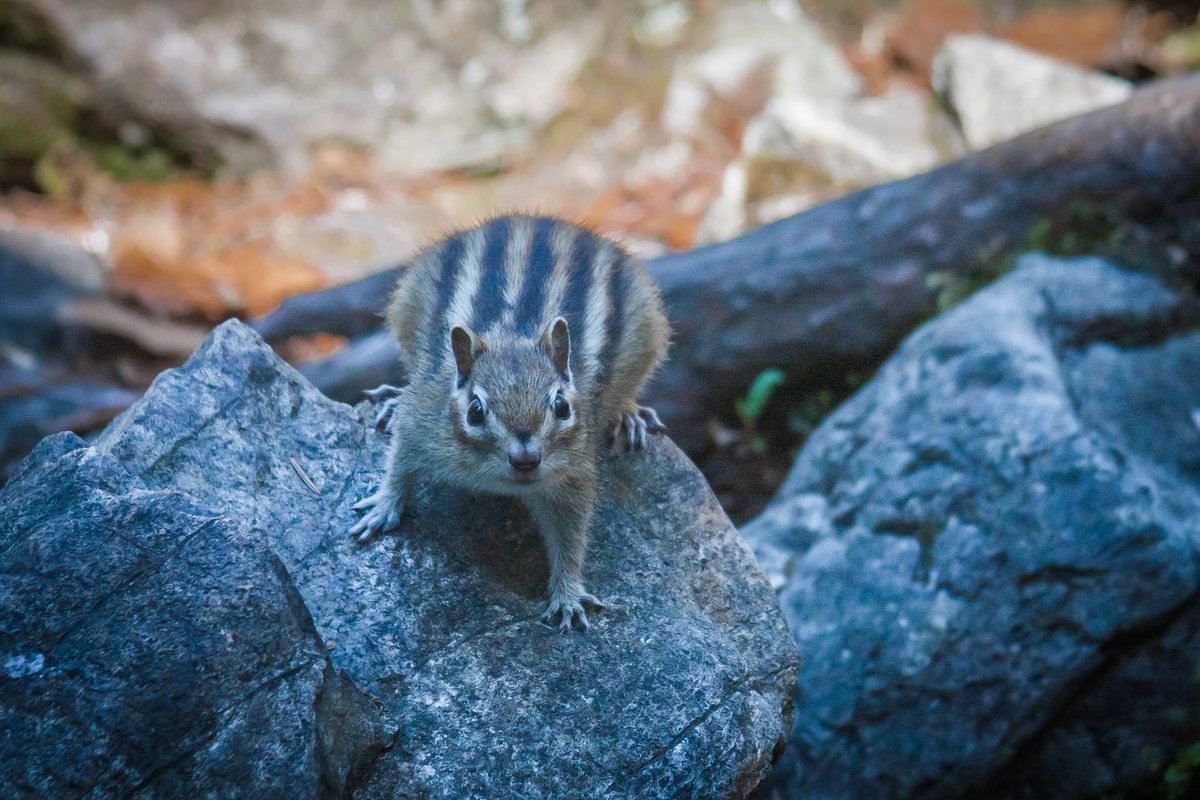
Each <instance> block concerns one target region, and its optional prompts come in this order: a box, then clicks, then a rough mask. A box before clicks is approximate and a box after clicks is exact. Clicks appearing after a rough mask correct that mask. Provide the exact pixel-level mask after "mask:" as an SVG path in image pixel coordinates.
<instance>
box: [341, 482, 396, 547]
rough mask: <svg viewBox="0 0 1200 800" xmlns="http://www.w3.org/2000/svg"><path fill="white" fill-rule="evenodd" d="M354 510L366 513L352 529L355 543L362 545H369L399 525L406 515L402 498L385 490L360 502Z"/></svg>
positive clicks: (355, 505) (351, 533) (351, 532)
mask: <svg viewBox="0 0 1200 800" xmlns="http://www.w3.org/2000/svg"><path fill="white" fill-rule="evenodd" d="M353 508H354V510H355V511H365V512H366V513H365V514H363V516H362V519H360V520H359V521H358V522H356V523H354V526H353V527H352V528H350V535H351V536H353V537H355V541H356V542H357V543H358V544H360V545H362V544H369V543H370V542H371V541H373V540H374V539H375V537H377V536H379V534H381V533H383V532H384V531H386V530H390V529H391V528H394V527H396V526H397V525H399V524H400V517H401V516H402V515H403V514H404V502H403V500H402V498H400V497H399V496H398V495H395V494H393V493H391V492H388V491H386V490H385V489H380V490H379V491H378V492H376V493H375V494H373V495H370V496H369V497H365V498H363V499H362V500H359V501H358V502H357V503H355V504H354V506H353Z"/></svg>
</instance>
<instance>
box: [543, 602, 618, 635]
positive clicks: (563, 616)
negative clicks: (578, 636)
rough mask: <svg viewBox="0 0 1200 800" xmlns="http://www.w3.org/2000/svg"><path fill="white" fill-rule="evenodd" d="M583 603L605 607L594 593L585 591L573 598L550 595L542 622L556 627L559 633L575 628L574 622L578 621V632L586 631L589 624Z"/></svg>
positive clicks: (600, 607)
mask: <svg viewBox="0 0 1200 800" xmlns="http://www.w3.org/2000/svg"><path fill="white" fill-rule="evenodd" d="M583 603H587V604H588V605H591V606H595V607H596V608H597V609H603V608H605V607H606V606H605V605H604V603H601V602H600V601H599V600H597V599H596V597H595V596H594V595H590V594H587V593H586V592H584V593H583V594H580V595H579V596H578V597H575V598H571V597H569V596H566V595H564V596H562V597H551V598H550V605H549V606H548V607H547V608H546V613H544V614H542V624H543V625H547V626H549V627H551V628H555V627H556V628H558V632H559V633H570V632H571V630H572V629H573V628H575V625H576V623H578V625H579V630H580V632H586V631H587V630H588V628H589V626H588V618H587V613H586V612H584V610H583ZM555 619H558V620H559V622H558V624H557V625H555V624H554V620H555Z"/></svg>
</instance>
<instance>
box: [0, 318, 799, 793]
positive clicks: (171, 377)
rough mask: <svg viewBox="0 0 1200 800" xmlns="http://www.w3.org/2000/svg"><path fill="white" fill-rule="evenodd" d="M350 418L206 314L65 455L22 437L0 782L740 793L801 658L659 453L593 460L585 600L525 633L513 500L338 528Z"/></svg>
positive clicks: (688, 487)
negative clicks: (587, 610)
mask: <svg viewBox="0 0 1200 800" xmlns="http://www.w3.org/2000/svg"><path fill="white" fill-rule="evenodd" d="M370 416H371V410H370V409H369V408H368V407H366V406H360V407H359V408H357V409H352V408H351V407H349V406H346V405H343V404H341V403H338V402H335V401H333V400H330V399H328V398H326V397H324V396H323V395H321V394H320V393H319V392H318V391H317V390H316V389H314V388H313V387H312V386H311V385H310V384H309V383H308V381H307V380H305V379H304V378H303V377H302V376H301V375H300V374H299V373H297V372H296V371H295V370H294V369H292V368H291V367H289V366H287V365H286V364H284V363H283V362H282V361H280V360H279V358H278V357H277V356H276V355H275V354H274V353H273V352H272V351H271V350H270V348H269V347H268V346H267V345H266V344H265V343H264V342H263V341H262V340H261V339H260V338H259V337H258V335H257V334H255V333H254V332H253V331H251V330H250V329H249V328H247V327H246V326H244V325H242V324H241V323H238V322H233V321H231V322H227V323H225V324H223V325H221V326H220V327H218V328H217V329H216V330H215V331H214V332H213V333H212V335H211V336H210V338H209V339H208V340H207V341H206V343H205V344H204V345H203V346H202V347H201V348H200V349H199V350H198V351H197V352H196V354H195V355H194V356H193V357H192V358H191V359H190V360H189V361H188V362H187V363H186V364H185V365H184V366H183V367H181V368H179V369H175V370H169V371H167V372H164V373H163V374H161V375H160V376H159V377H158V378H157V379H156V381H155V383H154V384H153V386H151V388H150V389H149V390H148V391H147V393H146V395H145V396H144V397H143V398H142V400H140V401H139V402H138V403H136V404H134V405H133V406H132V407H131V408H129V409H128V410H127V411H126V412H125V413H124V414H123V415H122V416H121V417H119V418H118V419H117V420H115V421H114V422H113V423H112V424H111V425H110V426H109V427H108V428H107V429H106V430H105V431H103V432H102V433H101V434H100V435H99V436H98V437H96V439H95V441H94V443H93V444H92V445H90V446H88V445H85V444H84V443H83V442H81V441H79V440H78V439H75V438H72V437H69V436H61V437H53V438H51V439H48V440H46V441H44V442H43V443H42V444H41V445H39V447H38V448H37V450H36V451H35V452H34V454H33V455H31V456H30V457H29V459H27V460H26V461H25V462H23V464H22V467H21V468H20V470H19V472H18V474H17V475H16V476H14V478H13V479H12V481H11V482H10V483H9V485H8V486H6V487H5V488H4V489H3V490H0V531H3V534H2V535H3V537H4V538H3V545H0V559H2V560H0V569H2V570H3V574H4V576H5V580H4V581H3V582H0V584H2V585H3V588H2V589H0V618H3V619H4V620H5V623H4V631H5V633H4V634H3V636H2V637H0V644H2V645H3V647H4V650H3V652H2V653H0V657H2V658H3V659H4V663H5V665H6V666H5V669H6V670H7V677H3V678H0V680H4V681H7V683H6V684H5V690H4V693H3V695H2V696H3V697H4V698H5V701H4V704H3V705H2V709H3V710H2V713H3V714H4V715H5V717H4V719H3V723H4V725H3V732H0V764H3V766H2V767H0V769H2V770H5V772H2V773H0V775H2V776H4V777H3V779H2V781H0V785H20V786H22V787H24V786H26V785H29V786H31V787H34V790H36V792H37V793H39V794H42V795H52V794H55V793H62V792H63V791H68V789H70V790H71V791H80V787H86V786H87V785H89V783H88V782H89V781H93V782H94V781H97V780H101V779H102V782H101V783H99V784H96V785H100V786H103V787H105V789H106V791H109V789H108V787H112V788H111V790H110V791H111V792H113V793H126V792H128V793H137V792H140V793H141V794H140V795H139V796H164V795H181V794H187V795H189V796H191V795H199V796H229V795H230V794H232V793H236V794H239V795H256V796H257V795H263V796H267V797H308V796H316V795H320V796H326V795H328V794H333V795H336V796H350V795H351V794H352V795H353V796H355V797H359V798H375V797H389V798H394V797H422V798H430V797H433V798H436V797H443V798H459V797H464V796H482V797H489V798H508V797H512V798H516V797H522V798H551V797H553V798H584V797H586V798H616V797H644V796H659V795H663V794H672V795H680V796H704V797H719V798H726V797H728V798H741V797H746V796H747V795H748V794H749V793H750V792H751V791H752V790H753V788H754V787H755V786H756V785H757V784H758V783H759V781H760V780H761V779H762V777H763V776H764V775H765V774H766V772H767V771H768V769H769V766H770V763H771V761H772V758H773V756H774V755H775V754H776V753H777V752H779V750H781V748H782V744H783V740H784V737H785V734H786V731H787V729H788V726H789V725H790V722H791V720H790V714H791V705H792V698H791V694H790V692H791V690H792V688H793V687H794V685H795V675H796V669H797V667H798V657H797V654H796V651H795V645H794V644H793V643H792V641H791V637H790V636H789V634H788V632H787V628H786V625H785V623H784V620H783V617H782V615H781V614H780V612H779V608H778V604H777V601H776V599H775V596H774V593H773V592H772V590H771V588H770V586H769V585H768V583H767V581H766V579H765V577H764V576H763V575H762V572H761V570H760V569H759V568H758V566H757V564H756V563H755V561H754V558H753V556H752V554H751V553H750V552H749V551H748V550H747V548H746V547H745V545H744V544H743V543H742V542H741V540H740V538H739V537H738V535H737V532H736V531H735V530H734V529H733V527H732V526H731V525H730V523H729V521H728V519H727V518H726V517H725V515H724V513H723V512H722V511H721V509H720V507H719V505H718V504H717V502H716V500H715V498H714V497H713V495H712V493H711V491H710V490H709V489H708V487H707V485H706V484H705V483H704V480H703V478H702V477H701V476H700V475H699V473H698V472H697V471H696V469H695V467H694V466H692V465H691V463H690V462H688V461H687V459H686V458H685V457H684V456H683V455H682V454H681V453H680V452H679V450H678V449H676V448H675V447H674V445H673V444H671V443H670V442H669V441H668V440H666V439H657V440H655V442H654V443H653V444H652V446H651V448H650V449H649V450H648V451H647V452H645V453H640V454H636V455H635V454H624V453H621V454H612V455H608V456H605V458H604V460H603V465H602V468H601V476H602V480H603V484H604V486H605V489H604V490H603V491H602V494H601V497H602V499H601V500H600V502H599V505H598V509H597V514H596V517H595V520H594V523H593V527H592V545H591V548H590V551H589V560H588V563H587V564H586V565H585V568H584V573H585V577H586V578H587V580H588V586H589V588H590V589H592V591H594V592H596V593H597V594H598V595H599V596H601V597H602V598H603V599H604V600H605V601H607V602H608V603H609V604H610V608H608V609H607V610H602V611H599V612H596V613H594V614H590V615H589V620H590V621H591V623H592V629H591V630H590V631H589V632H588V633H586V634H578V633H577V634H574V635H571V636H560V635H558V634H557V632H556V631H555V630H553V629H550V628H547V627H545V626H543V625H541V624H540V623H539V622H538V618H539V617H540V615H541V612H542V609H543V607H544V605H545V600H546V598H545V585H544V584H545V581H546V579H547V577H548V571H549V570H548V566H547V564H546V557H545V554H544V552H543V550H542V547H541V544H540V541H539V539H538V536H537V531H536V528H535V527H534V525H533V524H532V521H531V520H529V519H527V517H526V515H525V513H524V512H523V510H522V509H521V508H520V506H519V505H518V504H516V503H515V502H513V501H511V500H510V499H507V498H497V497H486V496H482V495H480V496H478V497H474V496H472V497H470V498H464V497H463V496H462V495H461V493H458V492H455V491H453V490H450V489H447V488H445V487H437V486H432V485H424V484H421V485H420V486H419V487H418V491H417V493H416V496H415V498H414V506H413V509H412V511H413V514H412V516H410V517H408V518H406V520H405V521H404V522H403V523H402V526H401V529H400V530H399V531H398V532H396V533H395V534H394V535H387V536H384V537H383V538H382V539H381V540H379V541H377V542H375V543H374V544H372V545H370V546H367V547H365V548H360V547H358V546H356V545H355V544H354V543H353V541H352V539H351V538H350V537H349V536H347V535H346V531H347V530H348V529H349V527H350V525H351V524H352V521H353V519H354V518H355V516H354V513H353V511H352V510H351V505H352V504H353V503H354V502H356V501H357V500H358V499H360V498H361V497H362V496H364V495H365V494H366V493H367V492H368V491H370V490H371V489H372V488H373V487H374V485H375V484H376V483H377V482H378V481H379V480H380V478H381V476H382V464H383V456H384V451H385V446H386V442H385V439H384V436H383V435H382V434H380V433H377V432H376V431H374V429H373V427H372V426H371V425H370V424H369V417H370ZM61 586H65V587H66V588H65V589H63V590H62V591H63V593H62V594H59V595H56V594H55V591H57V590H59V587H61ZM155 600H157V602H155ZM47 632H50V633H47ZM9 697H13V698H19V699H20V703H19V704H14V703H12V702H9V701H8V698H9ZM61 698H67V699H70V700H71V702H70V703H66V704H64V703H61V702H59V701H60V699H61ZM51 709H57V710H56V711H55V714H56V715H57V716H55V718H54V719H55V722H54V724H55V725H56V726H58V727H57V728H53V729H51V728H49V727H47V728H45V732H44V733H42V732H41V731H42V729H41V728H39V727H38V725H39V724H41V723H40V722H39V719H40V716H41V715H45V714H47V713H49V711H50V710H51ZM124 709H132V710H133V711H135V712H136V713H134V714H129V715H124V714H121V713H119V710H124ZM181 711H182V712H184V713H180V712H181ZM59 730H70V731H72V732H73V734H72V737H70V738H67V739H65V740H62V739H61V737H59V736H57V735H56V731H59ZM156 730H160V731H166V732H168V735H162V734H161V733H160V734H157V735H156V734H155V733H154V732H155V731H156ZM30 741H32V742H33V744H31V743H30ZM9 776H11V777H9ZM13 781H23V782H24V783H19V784H18V783H10V782H13ZM105 781H106V782H105ZM60 790H61V791H60Z"/></svg>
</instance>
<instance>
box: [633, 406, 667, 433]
mask: <svg viewBox="0 0 1200 800" xmlns="http://www.w3.org/2000/svg"><path fill="white" fill-rule="evenodd" d="M637 414H638V416H639V417H641V418H642V419H643V420H645V422H646V431H647V432H648V433H656V434H663V433H666V432H667V426H666V425H664V424H663V421H662V420H661V419H659V418H658V412H656V411H655V410H654V409H653V408H651V407H650V406H638V407H637Z"/></svg>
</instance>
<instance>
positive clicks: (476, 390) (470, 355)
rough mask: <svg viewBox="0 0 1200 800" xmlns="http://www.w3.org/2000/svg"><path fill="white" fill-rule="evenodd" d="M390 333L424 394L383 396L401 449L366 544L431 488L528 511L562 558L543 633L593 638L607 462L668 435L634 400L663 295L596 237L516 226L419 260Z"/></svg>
mask: <svg viewBox="0 0 1200 800" xmlns="http://www.w3.org/2000/svg"><path fill="white" fill-rule="evenodd" d="M387 321H388V325H389V327H390V328H391V330H392V332H393V333H394V334H395V336H396V339H397V340H398V341H399V344H400V349H401V351H402V356H403V360H404V364H405V366H406V368H407V370H408V376H409V383H408V385H407V386H405V387H404V388H402V389H397V388H395V387H392V386H381V387H379V388H378V389H375V390H374V391H372V392H369V393H368V394H369V395H370V396H371V398H372V400H373V401H374V402H376V403H379V407H378V411H377V422H378V424H379V425H384V424H386V426H387V431H388V433H389V434H390V435H391V443H390V450H389V452H388V457H387V473H386V475H385V476H384V479H383V485H382V486H380V487H379V489H378V490H377V491H376V492H375V493H374V494H372V495H370V496H369V497H367V498H365V499H363V500H362V501H360V502H359V503H357V504H356V505H355V506H354V509H355V510H356V511H362V512H365V513H364V514H363V516H362V518H361V519H359V520H358V522H357V524H355V525H354V526H353V527H352V528H351V530H350V533H351V535H354V536H356V537H357V540H358V542H359V543H360V544H366V543H368V542H370V541H371V540H372V539H374V538H375V537H376V536H377V535H378V534H380V533H381V532H383V531H385V530H388V529H390V528H393V527H395V526H396V525H397V523H398V522H399V521H400V517H401V515H402V514H403V512H404V506H405V503H406V502H407V500H408V496H409V492H410V491H411V489H412V486H413V483H414V481H415V480H416V479H417V478H418V477H424V478H429V479H431V480H433V481H435V482H438V483H443V484H449V485H452V486H457V487H461V488H463V489H467V490H469V491H484V492H491V493H496V494H504V495H511V496H513V497H518V498H520V499H521V501H522V502H523V503H524V504H525V506H526V508H528V509H529V512H530V514H531V515H532V517H533V519H534V521H535V522H536V523H537V525H538V527H539V529H540V530H541V535H542V540H543V542H544V544H545V546H546V552H547V555H548V557H549V559H550V587H549V588H550V605H549V607H548V608H547V609H546V613H545V614H544V615H543V617H542V620H543V621H544V622H546V623H547V624H549V625H554V624H555V620H558V623H557V624H558V628H559V630H560V631H562V632H567V631H569V630H571V629H572V628H573V627H575V626H576V625H578V627H579V628H580V629H581V630H586V629H587V627H588V621H587V615H586V614H585V613H584V609H583V604H584V603H587V604H589V605H592V606H594V607H597V608H603V604H602V603H601V602H600V601H599V600H597V599H596V598H595V597H594V596H593V595H591V594H588V593H587V592H586V590H585V589H584V587H583V577H582V573H581V570H582V567H583V557H584V551H585V550H586V548H587V535H588V523H589V521H590V519H591V515H592V506H593V504H594V501H595V497H596V484H597V478H596V470H597V456H598V453H599V451H600V448H603V447H605V446H607V445H608V441H609V436H610V435H611V438H612V445H613V447H615V448H621V447H623V448H624V449H626V450H634V449H641V448H642V447H644V446H645V445H646V441H647V434H648V433H662V432H663V431H664V430H665V428H664V427H663V425H662V423H661V422H660V421H659V419H658V415H657V414H655V413H654V410H653V409H651V408H647V407H645V406H639V405H638V404H637V403H636V402H635V400H636V397H637V395H638V392H639V391H641V389H642V387H643V386H644V385H645V383H646V381H647V380H648V378H649V377H650V375H651V373H652V372H653V371H654V369H655V368H656V367H657V366H658V365H659V363H660V362H661V361H662V359H663V355H664V354H665V352H666V348H667V339H668V337H669V335H670V331H669V328H668V326H667V320H666V317H665V315H664V314H663V307H662V299H661V297H660V296H659V291H658V287H657V286H655V284H654V282H653V281H652V280H651V279H650V277H649V276H648V275H647V274H646V273H645V271H644V270H643V269H642V267H641V265H640V264H639V263H638V262H637V261H636V260H634V258H633V257H632V256H630V255H629V254H628V253H626V252H625V251H624V250H622V249H621V248H620V247H619V246H617V245H616V244H614V243H613V242H611V241H609V240H607V239H604V238H602V237H601V236H599V235H598V234H596V233H593V232H592V231H590V230H588V229H586V228H582V227H579V226H578V225H573V224H570V223H568V222H563V221H561V220H557V219H552V218H549V217H530V216H523V215H514V216H504V217H499V218H497V219H493V220H491V221H489V222H487V223H485V224H483V225H480V226H478V227H475V228H472V229H470V230H466V231H462V232H459V233H456V234H454V235H452V236H450V237H448V238H446V239H444V240H442V241H440V242H438V243H436V244H434V245H432V246H431V247H429V248H428V249H426V250H425V251H424V252H422V253H421V254H419V255H418V256H416V257H415V258H414V259H413V260H412V261H411V262H410V263H409V265H408V268H407V269H406V270H405V272H404V274H403V275H402V277H401V278H400V280H399V281H398V283H397V285H396V290H395V293H394V295H393V297H392V300H391V304H390V306H389V307H388V312H387Z"/></svg>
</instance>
